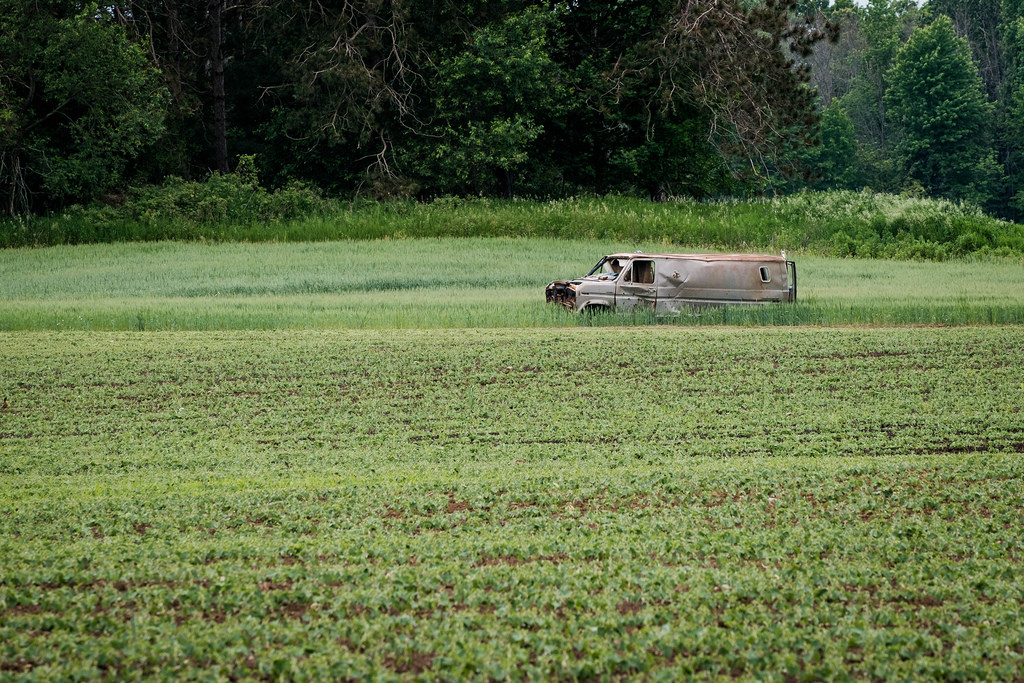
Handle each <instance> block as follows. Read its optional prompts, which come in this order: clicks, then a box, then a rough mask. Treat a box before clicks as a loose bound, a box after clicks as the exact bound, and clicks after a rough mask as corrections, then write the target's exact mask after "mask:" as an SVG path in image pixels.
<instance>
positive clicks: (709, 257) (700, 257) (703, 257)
mask: <svg viewBox="0 0 1024 683" xmlns="http://www.w3.org/2000/svg"><path fill="white" fill-rule="evenodd" d="M605 258H621V259H629V258H655V259H686V260H689V261H785V260H786V259H784V258H782V257H781V256H768V255H766V254H644V253H642V252H624V253H621V254H608V256H606V257H605Z"/></svg>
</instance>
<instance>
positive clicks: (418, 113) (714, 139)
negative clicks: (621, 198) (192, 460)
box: [0, 0, 1024, 245]
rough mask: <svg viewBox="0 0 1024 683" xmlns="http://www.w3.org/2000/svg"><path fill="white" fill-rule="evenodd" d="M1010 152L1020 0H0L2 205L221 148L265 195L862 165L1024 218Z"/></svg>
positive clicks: (147, 173) (213, 169) (30, 202)
mask: <svg viewBox="0 0 1024 683" xmlns="http://www.w3.org/2000/svg"><path fill="white" fill-rule="evenodd" d="M1022 153H1024V18H1022V7H1021V1H1020V0H931V1H930V2H927V3H925V4H924V5H922V6H920V7H919V6H917V5H916V4H914V3H913V2H908V1H907V0H872V1H871V2H869V3H868V4H867V5H866V6H864V7H861V6H855V5H853V4H851V3H850V2H849V0H838V2H836V3H834V4H832V5H828V4H827V3H826V2H821V1H813V0H812V1H801V2H799V3H798V2H794V1H791V0H763V1H762V0H758V1H751V0H715V1H713V2H709V1H707V0H594V1H588V2H575V1H570V2H550V3H537V2H526V1H522V0H469V1H468V2H467V1H462V0H460V2H450V1H448V0H430V1H424V0H419V1H416V0H392V1H387V0H344V1H341V2H336V1H333V0H324V1H322V2H310V3H291V2H284V1H283V0H232V1H230V2H229V1H228V0H207V1H201V2H195V1H193V2H189V1H186V0H139V1H137V2H136V1H129V2H123V3H116V4H102V5H100V4H87V3H81V2H63V1H48V2H46V1H43V0H34V1H28V2H27V1H26V0H0V201H2V204H3V212H4V213H5V214H6V215H7V216H8V218H7V219H6V221H5V222H6V223H8V224H11V223H12V222H14V223H20V224H24V222H25V221H30V220H32V219H33V218H32V217H35V216H47V215H48V216H53V215H57V214H59V213H60V212H62V211H66V210H67V209H68V208H69V207H79V209H80V208H81V207H93V209H90V210H95V211H100V212H102V211H105V210H107V209H108V208H110V207H114V208H118V207H125V206H128V207H135V208H136V209H138V207H140V206H144V207H148V209H147V210H151V209H153V207H157V209H153V210H159V206H160V204H161V202H163V204H164V205H170V204H173V203H175V202H188V201H192V202H193V203H195V202H197V201H202V200H203V198H204V197H203V193H204V192H205V193H206V195H207V196H208V195H213V196H214V199H215V200H216V201H224V197H221V196H218V192H219V193H221V194H223V193H224V192H229V193H230V192H234V191H236V190H237V189H238V183H236V184H235V185H231V184H230V183H228V184H224V183H223V182H221V183H220V185H219V186H218V182H220V180H219V179H221V178H223V177H226V175H225V174H229V173H230V174H231V175H233V176H235V177H237V178H240V179H241V182H242V183H243V185H244V186H245V187H247V188H249V189H252V187H253V185H254V184H258V185H259V186H260V188H261V189H263V190H265V191H266V192H269V193H273V196H276V197H278V198H279V201H278V204H277V207H278V214H289V213H302V212H303V211H307V210H309V208H310V207H315V206H316V205H317V203H318V202H320V201H322V199H323V198H331V199H351V198H355V197H365V198H372V199H377V200H394V199H416V200H433V199H436V198H438V197H448V196H463V197H467V196H471V197H485V198H510V197H522V198H531V199H560V198H567V197H579V196H591V195H607V194H617V195H627V196H638V197H647V198H651V199H656V200H663V199H668V198H693V199H698V200H704V199H717V198H723V197H737V196H741V197H742V196H777V195H782V194H790V193H794V192H798V191H801V190H806V189H813V190H829V189H847V190H861V189H865V188H866V189H870V190H874V191H876V192H883V193H893V194H902V195H905V196H911V197H935V198H942V199H946V200H952V201H954V202H958V203H960V202H962V203H965V204H968V205H974V206H978V207H981V209H983V210H984V211H985V212H987V213H988V214H989V215H994V216H998V217H1001V218H1005V219H1009V220H1019V219H1020V218H1021V216H1022V215H1024V189H1022V188H1024V184H1022V183H1021V179H1022V174H1024V163H1022V162H1024V160H1022ZM218 187H220V189H219V190H218V189H217V188H218ZM197 188H200V189H197ZM202 188H205V189H202ZM211 188H213V189H211ZM225 188H226V189H225ZM232 188H234V189H232ZM154 198H156V199H154ZM190 198H191V199H190ZM207 198H208V197H207ZM282 207H283V208H282ZM8 232H10V230H8ZM12 234H13V233H12ZM6 242H7V243H8V245H13V244H17V243H18V242H19V241H18V240H17V239H13V238H12V239H9V240H6Z"/></svg>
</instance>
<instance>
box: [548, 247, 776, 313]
mask: <svg viewBox="0 0 1024 683" xmlns="http://www.w3.org/2000/svg"><path fill="white" fill-rule="evenodd" d="M545 298H546V299H547V301H548V302H550V303H555V304H560V305H562V306H565V307H566V308H568V309H570V310H573V311H593V310H618V311H630V310H634V309H651V310H653V311H654V312H655V313H657V314H660V315H670V314H673V313H679V312H680V311H682V310H683V309H686V308H694V307H700V306H707V305H723V304H763V303H769V302H784V301H796V263H794V262H793V261H787V260H786V258H785V256H782V257H779V256H765V255H760V254H643V253H640V252H637V253H633V254H609V255H608V256H605V257H604V258H602V259H601V260H600V261H598V262H597V265H596V266H594V267H593V268H592V269H591V270H590V272H589V273H587V274H586V275H584V276H583V277H580V278H576V279H575V280H555V281H554V282H552V283H550V284H549V285H548V286H547V288H546V290H545Z"/></svg>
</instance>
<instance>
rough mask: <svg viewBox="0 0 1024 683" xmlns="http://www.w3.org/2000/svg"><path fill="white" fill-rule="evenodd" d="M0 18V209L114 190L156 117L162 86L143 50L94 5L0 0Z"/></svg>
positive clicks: (159, 121)
mask: <svg viewBox="0 0 1024 683" xmlns="http://www.w3.org/2000/svg"><path fill="white" fill-rule="evenodd" d="M0 21H2V22H3V23H2V26H3V30H2V31H0V83H2V85H0V124H2V125H0V199H2V201H3V209H4V211H5V212H6V213H8V214H15V213H23V212H25V211H27V210H28V209H30V208H31V207H32V206H33V205H34V203H35V201H36V199H35V198H36V196H44V197H48V198H49V199H50V200H51V201H56V202H59V203H63V202H68V201H75V200H82V199H86V200H88V199H93V198H95V197H98V196H100V195H102V194H104V193H107V192H111V191H116V190H118V189H120V187H121V186H122V185H123V183H124V182H125V180H126V179H127V178H126V176H127V175H128V174H129V172H130V163H131V161H132V159H134V158H135V157H136V156H137V155H138V154H139V153H140V152H141V151H142V150H144V149H146V148H147V147H148V145H149V144H150V143H151V142H152V140H153V138H154V137H156V136H158V135H159V134H160V133H161V131H162V130H163V125H164V121H163V119H164V110H165V105H166V102H165V93H164V91H163V90H162V89H161V88H160V85H159V82H158V79H157V74H156V72H155V70H154V69H153V68H152V67H151V66H150V64H149V63H148V61H147V58H146V55H145V53H144V51H143V49H142V48H141V47H140V46H139V45H138V44H135V43H132V42H131V41H129V40H128V38H127V36H126V33H125V30H124V28H123V27H121V26H118V25H117V24H115V23H114V22H113V21H112V19H111V17H109V16H107V15H105V14H104V13H103V12H101V11H100V10H98V9H97V8H96V6H95V5H91V6H86V7H85V8H82V9H78V10H75V8H74V6H73V4H69V3H63V4H61V3H56V4H49V5H45V7H44V6H35V5H33V4H27V3H22V2H4V3H2V4H0Z"/></svg>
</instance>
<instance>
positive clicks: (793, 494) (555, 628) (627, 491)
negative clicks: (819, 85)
mask: <svg viewBox="0 0 1024 683" xmlns="http://www.w3.org/2000/svg"><path fill="white" fill-rule="evenodd" d="M1022 344H1024V330H1022V329H1021V328H1017V327H984V328H906V329H863V328H847V329H806V328H795V329H786V328H753V329H736V328H702V329H679V328H672V327H653V328H652V327H625V328H619V329H607V328H600V329H585V328H584V329H560V330H543V329H541V330H536V329H535V330H508V329H506V330H490V331H488V330H466V331H463V332H461V333H460V334H459V335H458V336H455V335H453V334H452V333H451V332H450V331H446V330H419V331H406V332H381V331H278V332H273V331H270V332H225V333H215V332H207V333H195V332H169V333H164V332H152V333H132V332H120V333H102V332H92V333H80V332H63V333H53V332H44V333H5V334H2V335H0V349H2V352H0V360H2V363H3V374H2V378H3V379H2V382H3V391H5V392H6V394H7V396H8V398H9V407H8V408H7V409H6V410H5V411H3V412H2V413H0V577H2V578H0V643H2V644H0V675H2V676H3V677H8V678H17V677H21V676H25V677H31V678H37V679H43V680H46V679H68V678H98V677H112V678H133V677H147V678H148V677H157V678H175V679H177V678H204V679H205V678H222V679H237V678H262V679H267V678H278V677H285V678H333V679H344V678H357V679H362V678H374V679H381V680H384V679H390V678H403V677H404V678H427V679H430V678H437V679H449V680H450V679H458V678H464V677H470V678H480V679H492V678H493V679H503V678H513V679H514V678H522V677H527V678H565V679H584V678H617V677H632V676H637V675H640V674H643V675H645V676H649V677H651V678H677V677H680V676H689V675H699V676H701V677H710V678H717V677H735V676H740V677H744V676H762V675H764V676H767V677H769V678H771V677H775V678H784V677H785V678H807V679H821V678H842V677H846V676H852V677H865V678H876V679H893V678H908V677H910V678H914V677H920V678H1003V679H1008V678H1014V677H1019V676H1020V675H1021V674H1022V672H1024V652H1022V648H1021V640H1020V623H1021V616H1022V614H1021V613H1022V604H1024V589H1022V586H1024V569H1022V565H1021V560H1022V557H1024V555H1022V553H1024V548H1022V544H1024V540H1022V536H1021V533H1020V519H1021V516H1022V510H1024V486H1022V481H1024V479H1022V474H1024V472H1022V470H1024V461H1022V458H1021V454H1022V453H1024V419H1022V415H1021V406H1022V405H1024V382H1022V376H1021V374H1020V370H1019V369H1020V365H1021V352H1020V349H1021V347H1022Z"/></svg>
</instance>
